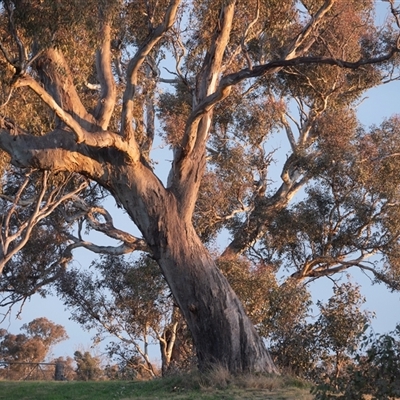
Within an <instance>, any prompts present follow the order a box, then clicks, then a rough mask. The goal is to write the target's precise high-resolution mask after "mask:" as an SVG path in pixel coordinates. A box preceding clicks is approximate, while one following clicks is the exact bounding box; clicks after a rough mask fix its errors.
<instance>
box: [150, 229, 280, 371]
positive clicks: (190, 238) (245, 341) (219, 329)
mask: <svg viewBox="0 0 400 400" xmlns="http://www.w3.org/2000/svg"><path fill="white" fill-rule="evenodd" d="M170 226H171V225H170ZM172 226H173V227H174V229H173V231H172V232H171V231H169V232H168V242H169V243H168V246H167V247H161V246H160V247H159V250H160V251H159V254H157V255H156V259H157V261H158V263H159V264H160V266H161V268H162V270H163V273H164V275H165V277H166V279H167V281H168V283H169V286H170V287H171V290H172V293H173V294H174V296H175V298H176V301H177V302H178V304H179V307H180V309H181V311H182V313H183V314H184V316H185V318H186V321H187V324H188V326H189V329H190V331H191V333H192V336H193V340H194V344H195V346H196V351H197V356H198V360H199V366H200V368H201V369H203V370H204V369H205V368H207V367H209V366H210V365H213V364H220V365H222V366H224V367H226V368H228V369H229V370H230V371H231V372H243V371H265V372H277V371H276V369H275V367H274V365H273V362H272V360H271V358H270V356H269V354H268V352H267V350H266V348H265V346H264V343H263V341H262V339H261V338H260V337H259V336H258V334H257V333H256V331H255V329H254V326H253V324H252V323H251V321H250V320H249V318H248V317H247V315H246V313H245V311H244V309H243V306H242V304H241V302H240V301H239V299H238V298H237V296H236V294H235V293H234V291H233V290H232V288H231V287H230V285H229V283H228V282H227V280H226V278H225V277H224V276H223V275H222V273H221V272H220V271H219V269H218V268H217V266H216V265H215V262H214V261H213V260H212V258H211V257H210V254H209V253H208V251H207V250H206V249H205V248H204V246H203V245H202V243H201V242H200V240H199V239H198V237H197V235H196V234H195V232H194V231H193V228H191V227H182V226H181V225H180V223H179V221H176V223H175V224H174V225H172ZM159 234H160V233H159ZM161 234H162V233H161ZM162 235H163V234H162ZM163 236H164V235H163Z"/></svg>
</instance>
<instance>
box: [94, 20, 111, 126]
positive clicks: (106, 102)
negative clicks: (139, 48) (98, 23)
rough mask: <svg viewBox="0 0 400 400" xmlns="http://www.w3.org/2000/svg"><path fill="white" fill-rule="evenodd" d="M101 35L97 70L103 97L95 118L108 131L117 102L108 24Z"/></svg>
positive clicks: (104, 25) (101, 96) (104, 24)
mask: <svg viewBox="0 0 400 400" xmlns="http://www.w3.org/2000/svg"><path fill="white" fill-rule="evenodd" d="M101 35H102V37H103V41H102V44H101V46H100V49H99V50H97V52H96V70H97V78H98V80H99V82H100V86H101V95H100V99H99V102H98V103H97V107H96V110H95V113H94V116H95V118H96V120H97V123H98V125H99V126H100V127H101V128H102V129H103V130H106V129H107V127H108V125H109V123H110V119H111V116H112V113H113V111H114V106H115V100H116V88H115V81H114V77H113V73H112V68H111V27H110V25H109V24H108V23H103V24H102V29H101Z"/></svg>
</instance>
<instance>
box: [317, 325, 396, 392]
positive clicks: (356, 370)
mask: <svg viewBox="0 0 400 400" xmlns="http://www.w3.org/2000/svg"><path fill="white" fill-rule="evenodd" d="M399 333H400V326H399V325H397V326H396V328H395V330H394V331H392V332H389V333H386V334H382V335H380V334H373V333H371V334H369V335H368V334H366V335H364V336H363V338H362V345H361V346H360V347H359V348H358V349H357V351H356V352H355V353H354V354H353V362H352V363H349V364H348V365H346V367H345V369H344V370H343V373H342V374H341V375H340V377H339V378H338V379H333V380H326V381H324V382H323V383H321V384H319V385H317V386H316V387H315V390H314V393H315V395H316V396H315V398H316V399H318V400H328V399H332V400H333V399H342V400H351V399H359V398H370V399H371V400H391V399H395V398H398V397H399V395H400V336H399Z"/></svg>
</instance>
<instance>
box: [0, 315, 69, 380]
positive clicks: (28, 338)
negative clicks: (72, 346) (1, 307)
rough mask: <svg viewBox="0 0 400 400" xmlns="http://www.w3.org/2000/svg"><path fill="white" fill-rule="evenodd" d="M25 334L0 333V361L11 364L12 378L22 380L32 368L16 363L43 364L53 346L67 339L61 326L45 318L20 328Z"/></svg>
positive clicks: (4, 331)
mask: <svg viewBox="0 0 400 400" xmlns="http://www.w3.org/2000/svg"><path fill="white" fill-rule="evenodd" d="M21 331H23V332H25V333H20V334H16V335H15V334H12V333H9V332H7V331H6V330H4V329H3V330H1V331H0V359H1V361H5V362H7V363H16V364H11V365H10V367H9V369H8V371H11V373H12V374H13V376H16V375H18V377H19V378H23V376H22V375H23V374H26V373H27V372H28V371H29V370H32V369H33V368H34V366H29V365H26V364H18V363H38V362H43V361H44V360H45V358H46V357H47V356H48V355H49V352H50V351H51V348H52V346H53V345H55V344H57V343H59V342H60V341H62V340H66V339H67V338H68V336H67V333H66V331H65V329H64V327H63V326H61V325H57V324H54V323H53V322H51V321H49V320H48V319H47V318H44V317H42V318H37V319H35V320H33V321H31V322H30V323H28V324H25V325H23V326H22V327H21Z"/></svg>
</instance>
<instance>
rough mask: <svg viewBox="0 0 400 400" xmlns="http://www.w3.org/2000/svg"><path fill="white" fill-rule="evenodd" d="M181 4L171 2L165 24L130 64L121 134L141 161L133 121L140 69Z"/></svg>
mask: <svg viewBox="0 0 400 400" xmlns="http://www.w3.org/2000/svg"><path fill="white" fill-rule="evenodd" d="M179 4H180V0H171V1H170V4H169V6H168V9H167V11H166V13H165V17H164V21H163V23H162V24H160V25H159V26H157V27H156V28H155V29H154V30H153V31H152V32H151V33H150V35H149V36H148V37H147V39H146V40H145V41H144V43H143V44H142V45H141V46H140V48H139V49H138V51H137V52H136V54H135V56H134V57H133V58H132V59H131V61H130V62H129V64H128V71H127V83H126V88H125V92H124V96H123V106H122V118H121V133H122V135H123V137H125V138H126V139H127V141H128V142H130V146H131V147H132V148H134V150H135V152H136V153H137V156H136V159H139V147H138V144H137V142H136V140H135V137H134V132H133V128H132V119H133V108H134V97H135V93H136V86H137V81H138V72H139V68H140V67H141V66H142V64H143V62H144V60H145V59H146V57H147V55H148V54H149V53H150V52H151V50H152V49H153V48H154V46H155V45H156V44H157V43H158V42H159V41H160V39H161V38H162V37H163V36H164V34H165V32H166V31H167V30H168V29H170V28H171V27H172V25H173V24H174V22H175V18H176V14H177V11H178V6H179Z"/></svg>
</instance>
